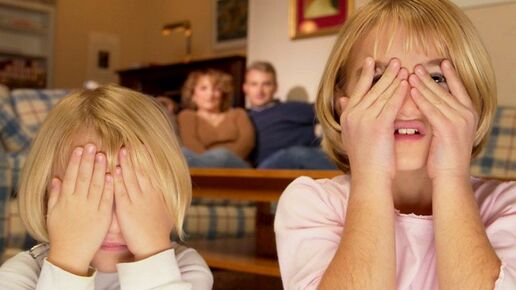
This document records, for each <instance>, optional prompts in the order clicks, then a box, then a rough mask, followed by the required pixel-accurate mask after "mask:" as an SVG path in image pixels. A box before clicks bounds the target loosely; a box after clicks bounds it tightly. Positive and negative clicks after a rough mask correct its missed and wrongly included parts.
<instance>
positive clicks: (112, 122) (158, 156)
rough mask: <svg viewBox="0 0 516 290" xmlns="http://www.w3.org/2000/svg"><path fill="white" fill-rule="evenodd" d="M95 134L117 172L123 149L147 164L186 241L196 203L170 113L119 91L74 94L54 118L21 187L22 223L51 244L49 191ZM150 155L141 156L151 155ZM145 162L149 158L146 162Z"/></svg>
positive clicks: (51, 116) (43, 128)
mask: <svg viewBox="0 0 516 290" xmlns="http://www.w3.org/2000/svg"><path fill="white" fill-rule="evenodd" d="M88 130H92V131H93V132H95V133H96V136H97V138H98V141H97V142H100V144H96V145H97V146H98V148H100V149H101V150H102V152H104V153H105V154H106V157H107V161H108V168H109V170H110V172H114V171H113V170H114V169H115V166H116V157H117V156H118V152H119V150H120V148H121V147H122V146H127V147H128V148H130V151H131V152H132V153H133V154H131V158H132V160H133V162H135V163H138V164H141V165H142V167H143V168H144V170H145V171H146V173H147V174H148V176H149V177H150V179H151V182H152V184H153V185H154V186H155V187H156V188H157V189H159V190H160V191H161V192H162V193H163V200H164V202H165V203H166V205H167V208H168V209H169V210H170V214H171V216H172V218H174V222H175V228H174V234H177V236H179V237H180V238H181V239H182V238H183V237H184V233H183V220H184V216H185V213H186V211H187V209H188V206H189V205H190V201H191V194H192V188H191V182H190V175H189V171H188V166H187V164H186V162H185V160H184V158H183V155H182V154H181V150H180V147H179V144H178V141H177V139H176V137H175V135H174V133H173V132H174V131H173V129H172V126H171V124H170V121H169V119H168V118H167V116H166V113H165V112H164V111H163V110H162V109H161V107H160V105H159V104H158V103H157V102H155V101H154V100H153V99H152V98H151V97H148V96H145V95H142V94H140V93H138V92H135V91H131V90H129V89H126V88H122V87H119V86H116V85H107V86H101V87H99V88H97V89H95V90H84V91H79V92H76V93H72V94H70V95H68V96H67V97H65V98H64V99H63V100H61V101H60V102H59V103H58V104H57V105H56V106H55V107H54V108H53V109H52V111H51V112H50V113H49V115H48V116H47V118H46V119H45V121H44V122H43V124H42V126H41V128H40V129H39V132H38V134H37V135H36V137H35V138H34V141H33V143H32V147H31V149H30V152H29V154H28V157H27V160H26V161H25V166H24V167H23V170H22V174H21V181H20V187H19V207H20V215H21V218H22V220H23V222H24V224H25V226H26V228H27V230H28V232H29V233H30V234H31V235H32V236H33V237H34V238H35V239H36V240H38V241H42V242H49V237H48V231H47V226H46V213H47V199H48V198H47V186H48V184H49V182H50V181H51V179H52V177H53V176H54V172H56V169H58V168H66V165H67V164H68V159H69V156H70V154H71V152H72V150H73V148H72V144H74V143H73V141H74V138H75V137H76V136H77V134H80V133H81V132H85V131H86V132H88ZM145 150H146V151H147V152H148V154H141V153H143V152H145ZM145 156H149V158H150V160H149V158H146V157H145Z"/></svg>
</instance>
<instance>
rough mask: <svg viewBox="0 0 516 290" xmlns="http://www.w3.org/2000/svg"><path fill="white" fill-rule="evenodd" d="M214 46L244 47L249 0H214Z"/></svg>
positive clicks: (223, 47) (217, 47)
mask: <svg viewBox="0 0 516 290" xmlns="http://www.w3.org/2000/svg"><path fill="white" fill-rule="evenodd" d="M213 2H214V5H215V7H214V8H215V9H213V11H214V17H213V19H214V22H215V23H214V25H213V28H214V31H213V48H214V49H230V48H244V47H245V45H246V41H247V12H248V5H249V1H248V0H213Z"/></svg>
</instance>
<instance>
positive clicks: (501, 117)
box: [471, 106, 516, 179]
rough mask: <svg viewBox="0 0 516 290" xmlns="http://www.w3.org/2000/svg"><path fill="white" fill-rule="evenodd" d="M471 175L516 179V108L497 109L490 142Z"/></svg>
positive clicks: (472, 165)
mask: <svg viewBox="0 0 516 290" xmlns="http://www.w3.org/2000/svg"><path fill="white" fill-rule="evenodd" d="M471 174H472V175H475V176H484V177H497V178H510V179H516V107H504V106H500V107H498V108H497V110H496V115H495V118H494V122H493V129H492V131H491V134H490V136H489V139H488V142H487V144H486V146H485V148H484V149H483V150H482V152H481V153H480V155H479V156H477V158H475V160H473V162H472V164H471Z"/></svg>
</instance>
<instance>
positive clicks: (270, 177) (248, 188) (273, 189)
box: [190, 168, 342, 202]
mask: <svg viewBox="0 0 516 290" xmlns="http://www.w3.org/2000/svg"><path fill="white" fill-rule="evenodd" d="M190 174H191V176H192V189H193V196H194V197H202V198H212V199H232V200H250V201H263V202H275V201H278V199H279V197H280V195H281V193H282V192H283V190H285V188H286V187H287V186H288V185H289V184H290V183H291V182H292V181H293V180H294V179H296V178H297V177H299V176H309V177H312V178H314V179H319V178H332V177H335V176H337V175H341V174H342V172H341V171H337V170H269V169H259V170H257V169H221V168H210V169H207V168H202V169H201V168H192V169H190Z"/></svg>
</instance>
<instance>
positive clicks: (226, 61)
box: [118, 56, 246, 107]
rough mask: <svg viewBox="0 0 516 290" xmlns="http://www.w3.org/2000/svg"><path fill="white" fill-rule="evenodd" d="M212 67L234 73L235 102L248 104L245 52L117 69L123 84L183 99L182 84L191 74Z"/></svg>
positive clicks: (235, 103) (154, 94)
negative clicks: (245, 88) (245, 79)
mask: <svg viewBox="0 0 516 290" xmlns="http://www.w3.org/2000/svg"><path fill="white" fill-rule="evenodd" d="M207 68H213V69H218V70H221V71H224V72H226V73H229V74H231V76H233V84H234V86H235V98H234V102H233V105H234V106H236V107H244V106H245V96H244V93H243V91H242V84H243V82H244V75H245V69H246V57H245V56H228V57H221V58H212V59H206V60H196V61H191V62H188V63H176V64H169V65H155V66H149V67H144V68H138V69H127V70H120V71H118V75H119V76H120V84H121V85H122V86H125V87H128V88H131V89H134V90H137V91H140V92H142V93H145V94H149V95H153V96H158V95H164V96H168V97H170V98H172V99H173V100H174V101H176V102H178V103H180V99H181V87H182V86H183V83H184V82H185V80H186V78H187V77H188V74H189V73H190V72H192V71H195V70H200V69H207Z"/></svg>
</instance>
